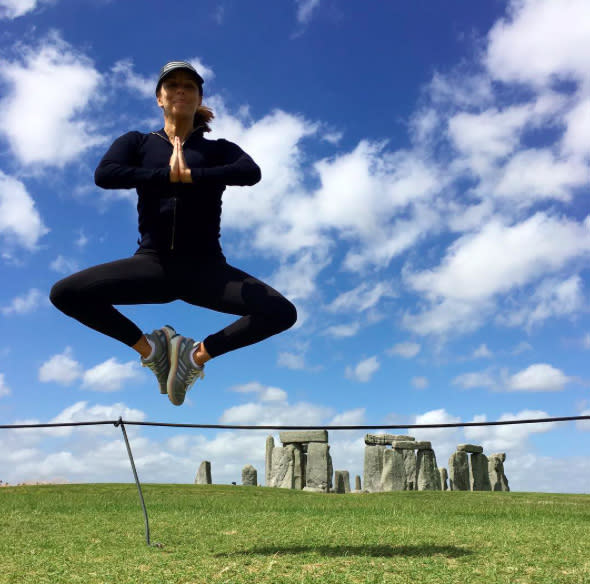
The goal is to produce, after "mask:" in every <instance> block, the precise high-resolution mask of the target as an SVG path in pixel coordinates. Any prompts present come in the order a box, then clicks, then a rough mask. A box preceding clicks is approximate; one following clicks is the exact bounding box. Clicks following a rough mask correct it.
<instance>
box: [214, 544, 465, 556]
mask: <svg viewBox="0 0 590 584" xmlns="http://www.w3.org/2000/svg"><path fill="white" fill-rule="evenodd" d="M309 553H317V554H320V555H322V556H328V557H340V556H373V557H379V558H390V557H393V556H407V557H418V556H436V555H441V556H445V557H447V558H460V557H462V556H468V555H470V554H472V553H473V552H472V551H471V550H467V549H464V548H458V547H455V546H451V545H398V546H393V545H337V546H328V545H319V546H316V545H296V546H284V547H281V546H276V547H274V546H273V547H254V548H251V549H248V550H241V551H235V552H228V553H223V554H215V555H216V557H231V556H250V555H256V554H260V555H263V556H274V555H284V554H285V555H286V554H309Z"/></svg>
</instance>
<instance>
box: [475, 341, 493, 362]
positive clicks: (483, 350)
mask: <svg viewBox="0 0 590 584" xmlns="http://www.w3.org/2000/svg"><path fill="white" fill-rule="evenodd" d="M492 356H493V353H492V352H491V351H490V350H489V349H488V346H487V345H486V344H485V343H482V344H481V345H480V346H479V347H477V349H475V351H473V357H475V358H476V359H479V358H482V357H483V358H488V357H492Z"/></svg>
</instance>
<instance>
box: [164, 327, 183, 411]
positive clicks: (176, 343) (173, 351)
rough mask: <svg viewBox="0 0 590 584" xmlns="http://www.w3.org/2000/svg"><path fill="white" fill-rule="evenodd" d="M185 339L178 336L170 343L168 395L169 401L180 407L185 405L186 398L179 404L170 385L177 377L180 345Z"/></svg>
mask: <svg viewBox="0 0 590 584" xmlns="http://www.w3.org/2000/svg"><path fill="white" fill-rule="evenodd" d="M182 339H183V337H181V336H180V335H176V336H175V337H173V338H172V340H171V341H170V345H169V348H170V373H168V383H167V384H166V389H167V391H166V393H167V394H168V399H169V400H170V401H171V402H172V404H174V405H175V406H180V405H182V404H183V403H184V396H183V399H182V401H181V402H179V403H177V401H178V400H176V399H175V398H174V396H173V395H172V391H171V389H172V384H171V383H170V382H171V381H172V380H174V378H175V377H176V372H177V371H178V348H179V347H180V343H181V341H182Z"/></svg>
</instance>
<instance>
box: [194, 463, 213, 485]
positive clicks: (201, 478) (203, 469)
mask: <svg viewBox="0 0 590 584" xmlns="http://www.w3.org/2000/svg"><path fill="white" fill-rule="evenodd" d="M210 484H211V463H210V462H209V461H208V460H204V461H203V462H201V465H200V466H199V470H198V471H197V476H196V478H195V485H210Z"/></svg>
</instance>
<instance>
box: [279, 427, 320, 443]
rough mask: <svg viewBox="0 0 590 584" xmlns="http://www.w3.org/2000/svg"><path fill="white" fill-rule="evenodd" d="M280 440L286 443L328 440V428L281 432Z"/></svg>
mask: <svg viewBox="0 0 590 584" xmlns="http://www.w3.org/2000/svg"><path fill="white" fill-rule="evenodd" d="M279 440H280V441H281V442H282V443H283V445H285V444H305V443H306V442H323V443H327V442H328V431H327V430H290V431H288V432H279Z"/></svg>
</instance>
